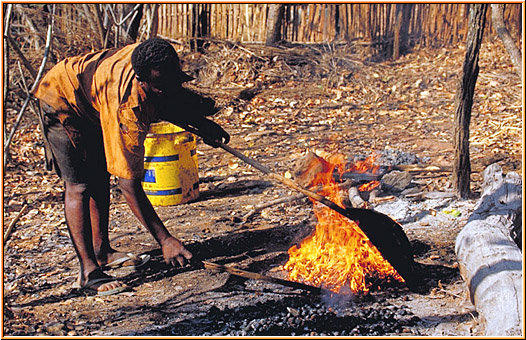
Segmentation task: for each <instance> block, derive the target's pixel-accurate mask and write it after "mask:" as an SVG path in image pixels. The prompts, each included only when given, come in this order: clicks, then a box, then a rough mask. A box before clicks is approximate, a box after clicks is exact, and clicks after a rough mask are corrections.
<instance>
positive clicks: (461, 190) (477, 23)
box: [452, 4, 488, 199]
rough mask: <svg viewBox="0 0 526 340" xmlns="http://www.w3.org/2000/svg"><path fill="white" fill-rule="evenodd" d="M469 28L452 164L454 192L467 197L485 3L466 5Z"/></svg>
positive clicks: (458, 98)
mask: <svg viewBox="0 0 526 340" xmlns="http://www.w3.org/2000/svg"><path fill="white" fill-rule="evenodd" d="M469 6H470V7H469V31H468V35H467V40H466V55H465V58H464V65H463V68H462V79H461V80H460V84H459V87H458V89H457V93H456V97H455V106H456V111H455V121H454V129H455V130H454V133H453V147H454V149H455V159H454V164H453V174H452V184H453V188H454V190H455V191H456V193H457V195H458V196H459V197H460V198H463V199H466V198H468V197H469V194H470V188H469V184H470V183H469V182H470V174H471V163H470V159H469V124H470V121H471V107H472V105H473V94H474V92H475V84H476V83H477V77H478V74H479V65H478V61H479V51H480V45H481V42H482V37H483V35H484V26H485V25H486V12H487V10H488V4H471V5H469Z"/></svg>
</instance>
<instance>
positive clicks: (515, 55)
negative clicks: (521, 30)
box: [491, 4, 522, 77]
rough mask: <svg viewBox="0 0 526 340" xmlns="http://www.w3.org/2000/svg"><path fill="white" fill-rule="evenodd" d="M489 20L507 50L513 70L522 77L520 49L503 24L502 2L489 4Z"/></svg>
mask: <svg viewBox="0 0 526 340" xmlns="http://www.w3.org/2000/svg"><path fill="white" fill-rule="evenodd" d="M491 22H492V24H493V27H494V28H495V31H497V34H498V36H499V38H500V40H502V43H503V44H504V47H505V48H506V50H507V51H508V54H509V55H510V58H511V62H512V64H513V66H514V67H515V70H516V71H517V73H518V74H519V77H522V56H521V51H520V50H519V49H518V48H517V46H516V45H515V42H514V41H513V39H512V38H511V35H510V32H509V31H508V29H507V28H506V25H505V24H504V4H492V5H491Z"/></svg>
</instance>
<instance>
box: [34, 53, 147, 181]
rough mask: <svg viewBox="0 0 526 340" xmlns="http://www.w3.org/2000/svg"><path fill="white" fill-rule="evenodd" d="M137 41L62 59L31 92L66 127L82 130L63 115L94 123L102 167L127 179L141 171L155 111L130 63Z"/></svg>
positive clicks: (71, 129)
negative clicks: (101, 145)
mask: <svg viewBox="0 0 526 340" xmlns="http://www.w3.org/2000/svg"><path fill="white" fill-rule="evenodd" d="M137 45H138V43H136V44H131V45H127V46H125V47H122V48H118V49H108V50H103V51H99V52H92V53H88V54H85V55H82V56H76V57H71V58H67V59H65V60H62V61H61V62H59V63H58V64H56V65H55V66H54V67H53V68H52V69H51V70H50V71H49V72H48V73H47V74H46V75H45V76H44V78H43V79H42V80H41V82H40V84H39V86H38V87H37V89H36V91H35V93H34V95H35V97H37V98H38V99H40V100H41V101H43V102H45V103H46V104H48V105H49V106H51V107H52V108H54V109H55V110H56V112H58V119H59V120H60V122H61V123H62V124H63V125H64V127H65V128H66V131H68V130H69V131H68V132H71V133H82V130H81V128H80V127H78V126H71V125H69V124H68V120H72V121H74V120H76V119H77V118H81V119H83V120H86V119H87V120H88V121H91V122H93V123H94V124H100V126H101V128H102V136H103V140H104V151H105V154H106V162H107V169H108V172H109V173H110V174H112V175H115V176H118V177H121V178H127V179H132V178H141V177H142V176H143V170H144V159H143V157H144V139H145V138H146V134H147V132H148V128H149V125H150V123H151V122H152V121H153V119H154V117H155V108H154V107H155V106H154V104H153V103H152V102H151V101H150V100H148V98H147V96H146V94H145V93H144V91H143V90H142V88H141V87H140V86H139V83H138V81H137V80H136V79H135V72H134V71H133V68H132V65H131V54H132V52H133V50H134V49H135V47H136V46H137ZM74 130H76V131H74Z"/></svg>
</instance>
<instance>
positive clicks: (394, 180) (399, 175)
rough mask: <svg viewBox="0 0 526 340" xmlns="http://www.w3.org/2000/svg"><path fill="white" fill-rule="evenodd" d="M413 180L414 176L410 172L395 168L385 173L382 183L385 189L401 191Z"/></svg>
mask: <svg viewBox="0 0 526 340" xmlns="http://www.w3.org/2000/svg"><path fill="white" fill-rule="evenodd" d="M412 180H413V176H411V174H410V173H409V172H406V171H397V170H393V171H391V172H389V173H387V174H385V175H384V176H383V177H382V180H381V181H380V183H381V185H382V189H383V190H386V191H392V192H400V191H402V190H404V189H405V188H407V187H408V186H409V185H410V184H411V181H412Z"/></svg>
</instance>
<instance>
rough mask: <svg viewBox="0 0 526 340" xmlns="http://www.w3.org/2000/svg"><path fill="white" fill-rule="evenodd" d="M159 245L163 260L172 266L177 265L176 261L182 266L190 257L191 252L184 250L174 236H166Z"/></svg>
mask: <svg viewBox="0 0 526 340" xmlns="http://www.w3.org/2000/svg"><path fill="white" fill-rule="evenodd" d="M161 247H162V251H163V257H164V262H166V264H170V265H172V266H174V267H175V266H176V265H177V263H179V265H180V266H181V267H183V266H184V265H185V263H186V262H187V261H189V260H190V259H191V258H192V253H190V252H189V251H188V250H186V248H185V247H184V246H183V244H182V243H181V241H179V240H178V239H176V238H175V237H168V238H167V239H166V240H164V241H163V242H162V244H161Z"/></svg>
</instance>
